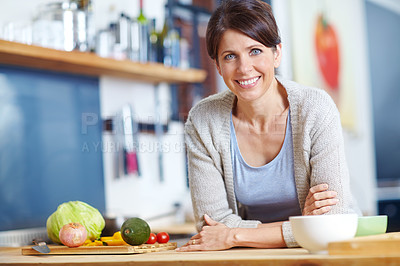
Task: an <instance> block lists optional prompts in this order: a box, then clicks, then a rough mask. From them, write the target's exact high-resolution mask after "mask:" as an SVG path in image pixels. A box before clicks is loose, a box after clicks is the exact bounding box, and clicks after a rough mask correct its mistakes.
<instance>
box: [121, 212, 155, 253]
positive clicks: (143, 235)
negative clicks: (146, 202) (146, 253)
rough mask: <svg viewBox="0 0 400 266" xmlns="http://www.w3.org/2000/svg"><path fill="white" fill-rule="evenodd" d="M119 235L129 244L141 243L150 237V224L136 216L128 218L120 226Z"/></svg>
mask: <svg viewBox="0 0 400 266" xmlns="http://www.w3.org/2000/svg"><path fill="white" fill-rule="evenodd" d="M121 236H122V239H123V240H124V241H125V242H126V243H128V244H129V245H132V246H136V245H141V244H143V243H146V241H147V240H148V239H149V237H150V226H149V224H148V223H147V222H146V221H145V220H143V219H140V218H138V217H134V218H129V219H127V220H126V221H125V222H124V223H123V224H122V226H121Z"/></svg>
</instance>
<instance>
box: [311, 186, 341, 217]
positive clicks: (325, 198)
mask: <svg viewBox="0 0 400 266" xmlns="http://www.w3.org/2000/svg"><path fill="white" fill-rule="evenodd" d="M336 196H337V193H336V192H335V191H328V185H327V184H319V185H316V186H313V187H312V188H310V191H309V192H308V195H307V198H306V202H305V203H304V209H303V215H319V214H324V213H327V212H328V211H330V209H331V206H332V205H335V204H336V203H338V201H339V200H338V199H336Z"/></svg>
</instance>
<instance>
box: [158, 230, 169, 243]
mask: <svg viewBox="0 0 400 266" xmlns="http://www.w3.org/2000/svg"><path fill="white" fill-rule="evenodd" d="M168 241H169V234H168V233H166V232H160V233H158V234H157V242H158V243H160V244H163V243H168Z"/></svg>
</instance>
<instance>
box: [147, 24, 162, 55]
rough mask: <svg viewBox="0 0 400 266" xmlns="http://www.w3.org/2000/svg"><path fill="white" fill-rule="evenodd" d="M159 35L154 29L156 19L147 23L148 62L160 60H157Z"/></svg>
mask: <svg viewBox="0 0 400 266" xmlns="http://www.w3.org/2000/svg"><path fill="white" fill-rule="evenodd" d="M158 54H159V36H158V34H157V30H156V19H152V20H151V23H150V24H149V62H160V60H159V55H158Z"/></svg>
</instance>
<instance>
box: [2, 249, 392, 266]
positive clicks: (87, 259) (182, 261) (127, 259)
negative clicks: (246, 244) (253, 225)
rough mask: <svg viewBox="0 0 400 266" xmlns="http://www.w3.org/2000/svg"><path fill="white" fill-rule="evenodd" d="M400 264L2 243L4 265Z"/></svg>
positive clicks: (293, 254) (292, 252)
mask: <svg viewBox="0 0 400 266" xmlns="http://www.w3.org/2000/svg"><path fill="white" fill-rule="evenodd" d="M222 262H223V263H226V264H229V265H243V264H246V265H301V264H307V265H335V266H336V265H362V266H364V265H399V264H400V256H337V255H312V254H309V253H308V251H307V250H305V249H302V248H291V249H288V248H282V249H256V248H234V249H230V250H223V251H202V252H185V253H181V252H176V251H173V250H171V251H161V252H154V253H145V254H134V255H54V256H50V255H49V256H47V255H46V256H44V255H40V256H23V255H21V248H16V247H15V248H11V247H10V248H8V247H0V264H1V265H37V264H45V265H46V264H48V265H67V264H68V265H93V264H95V265H133V264H134V265H200V264H201V265H216V264H220V263H222Z"/></svg>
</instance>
